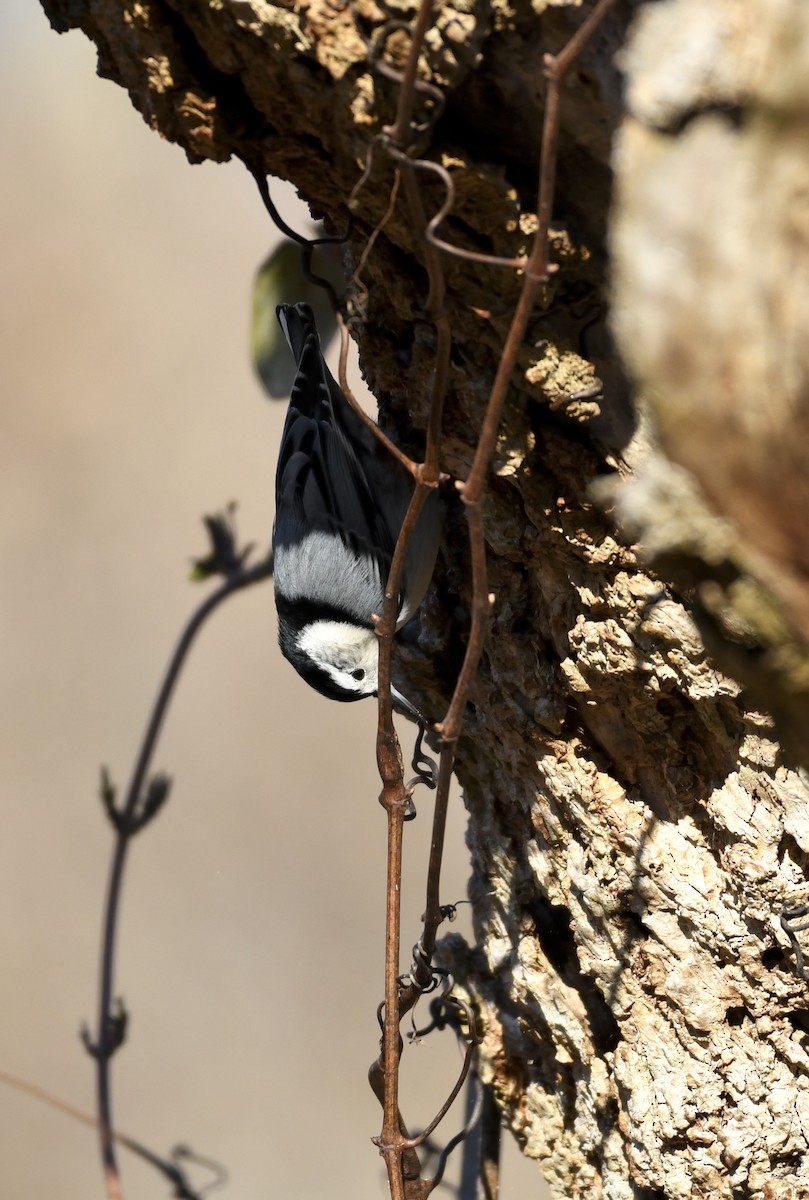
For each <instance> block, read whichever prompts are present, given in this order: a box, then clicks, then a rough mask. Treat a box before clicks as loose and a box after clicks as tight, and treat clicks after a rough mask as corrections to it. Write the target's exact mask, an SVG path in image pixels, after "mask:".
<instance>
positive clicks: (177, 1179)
mask: <svg viewBox="0 0 809 1200" xmlns="http://www.w3.org/2000/svg"><path fill="white" fill-rule="evenodd" d="M0 1083H4V1084H5V1085H6V1086H7V1087H10V1088H14V1089H15V1091H18V1092H24V1093H25V1094H26V1095H28V1096H31V1097H33V1099H35V1100H40V1101H41V1102H42V1103H43V1104H47V1105H48V1107H49V1108H54V1109H56V1110H57V1112H61V1113H64V1115H65V1116H67V1117H72V1118H73V1120H74V1121H79V1122H81V1124H82V1125H88V1126H89V1127H90V1128H91V1129H92V1128H95V1126H96V1125H97V1119H96V1117H94V1116H93V1114H92V1113H89V1112H87V1111H86V1110H85V1109H83V1108H79V1106H78V1105H77V1104H71V1103H70V1102H69V1101H67V1100H63V1099H62V1098H61V1097H60V1096H56V1095H54V1093H53V1092H49V1091H47V1090H46V1089H45V1088H41V1087H39V1086H38V1085H37V1084H35V1083H30V1082H29V1081H28V1080H27V1079H20V1078H19V1076H17V1075H12V1074H10V1072H8V1071H3V1070H0ZM113 1139H114V1141H115V1142H116V1143H117V1145H119V1146H123V1148H124V1149H125V1150H129V1151H130V1152H131V1153H132V1154H134V1155H135V1156H136V1157H137V1158H141V1159H143V1160H144V1161H145V1162H148V1163H149V1164H150V1166H153V1167H154V1168H155V1169H156V1170H157V1171H159V1172H160V1174H161V1175H163V1176H164V1178H165V1179H167V1180H168V1182H169V1183H170V1184H172V1186H173V1187H174V1195H175V1197H178V1198H179V1200H201V1197H202V1196H203V1195H204V1193H205V1192H210V1191H212V1190H213V1189H214V1188H217V1187H221V1186H222V1184H223V1183H224V1182H225V1180H226V1179H227V1172H226V1171H225V1170H224V1168H223V1167H221V1166H220V1165H219V1164H218V1163H216V1162H214V1161H213V1160H212V1159H210V1158H203V1157H201V1156H200V1155H197V1154H194V1152H193V1151H191V1150H189V1149H188V1147H186V1146H182V1147H176V1148H175V1150H174V1151H173V1152H172V1156H171V1159H167V1158H161V1157H160V1155H158V1154H155V1153H154V1151H152V1150H149V1149H148V1148H147V1147H146V1146H144V1145H142V1144H141V1143H140V1142H138V1141H136V1140H135V1138H132V1137H129V1135H128V1134H126V1133H120V1132H115V1133H113ZM179 1158H189V1159H192V1160H193V1161H195V1162H197V1163H199V1164H200V1165H201V1166H204V1167H206V1168H207V1169H208V1170H210V1171H211V1172H212V1174H213V1176H214V1178H213V1181H212V1182H211V1183H208V1184H206V1186H205V1187H204V1188H192V1186H191V1183H190V1181H189V1179H188V1178H187V1176H186V1173H185V1172H184V1171H183V1170H182V1168H181V1167H180V1166H178V1165H177V1160H178V1159H179Z"/></svg>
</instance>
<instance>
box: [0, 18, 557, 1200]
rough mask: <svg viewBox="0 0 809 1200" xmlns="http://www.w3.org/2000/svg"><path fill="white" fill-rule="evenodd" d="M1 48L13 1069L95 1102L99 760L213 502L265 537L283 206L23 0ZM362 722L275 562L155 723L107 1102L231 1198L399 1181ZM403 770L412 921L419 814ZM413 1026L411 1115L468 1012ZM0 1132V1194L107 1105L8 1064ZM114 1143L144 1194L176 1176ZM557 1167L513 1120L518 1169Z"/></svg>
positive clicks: (170, 624)
mask: <svg viewBox="0 0 809 1200" xmlns="http://www.w3.org/2000/svg"><path fill="white" fill-rule="evenodd" d="M0 68H1V69H0V151H1V152H2V161H3V183H2V189H0V242H1V243H2V246H1V248H0V255H1V257H2V271H3V285H2V288H0V306H2V316H1V318H0V338H1V339H2V353H1V354H0V380H1V381H2V407H1V408H0V420H2V437H0V456H2V462H1V463H0V480H1V481H2V483H1V484H0V486H1V487H2V505H0V537H1V538H2V549H1V550H0V556H1V557H2V565H3V569H2V585H0V662H1V663H2V684H3V686H2V689H1V690H0V705H2V737H1V739H0V786H1V787H2V802H3V814H4V820H3V833H2V837H1V838H0V913H2V943H3V944H2V962H3V970H2V981H1V982H0V1014H1V1016H2V1029H1V1031H0V1068H2V1069H3V1070H4V1071H8V1072H12V1073H14V1074H15V1075H18V1076H21V1077H23V1078H24V1079H26V1080H28V1081H29V1082H31V1083H34V1084H38V1085H40V1086H42V1087H45V1088H47V1089H49V1090H51V1091H53V1092H55V1093H57V1094H58V1095H59V1096H61V1097H63V1098H64V1099H65V1100H68V1101H70V1102H73V1103H76V1104H78V1105H80V1106H82V1107H84V1108H86V1109H88V1110H91V1109H92V1108H93V1103H94V1100H93V1074H92V1064H91V1061H90V1060H89V1058H88V1057H87V1056H86V1055H85V1053H84V1051H83V1049H82V1048H81V1046H80V1044H79V1040H78V1029H79V1025H80V1022H81V1021H82V1020H83V1019H88V1020H89V1021H90V1022H91V1025H92V1024H94V1022H95V1009H96V975H97V951H98V942H99V929H100V914H101V902H102V896H103V892H104V889H105V884H106V876H107V868H108V861H109V851H110V847H111V835H110V830H109V828H108V826H107V824H106V822H105V820H104V818H103V816H102V812H101V807H100V804H99V802H98V776H99V767H100V765H101V764H102V763H104V764H106V765H107V766H108V767H109V769H110V771H111V773H112V776H113V778H114V779H115V781H116V782H117V783H118V784H119V786H120V787H121V788H123V787H124V786H125V784H126V781H127V778H128V774H129V772H130V770H131V766H132V760H133V757H134V754H135V750H136V746H137V743H138V740H139V738H140V736H141V732H142V728H143V724H144V721H145V719H146V714H147V710H148V707H149V705H150V704H151V701H152V697H153V695H154V691H155V688H156V686H157V683H158V680H159V678H160V675H161V672H162V671H163V668H164V665H165V662H166V658H167V655H168V653H169V650H170V649H171V647H172V645H173V643H174V641H175V639H176V637H177V635H178V632H179V630H180V627H181V624H182V623H183V621H184V620H185V619H186V617H187V615H188V614H189V613H190V611H191V609H192V607H193V606H194V605H196V604H197V603H198V602H199V600H200V599H201V598H202V596H203V594H204V589H202V588H201V587H199V586H195V585H192V584H190V583H189V582H188V564H189V560H190V558H191V557H192V556H193V555H195V554H200V553H202V552H204V550H205V540H204V537H203V531H202V526H201V524H200V517H201V515H202V514H203V513H206V512H212V511H215V510H217V509H220V508H221V507H222V506H223V505H224V504H225V503H226V502H227V501H228V500H231V499H236V500H238V501H239V510H238V516H237V524H238V530H239V533H240V536H241V538H242V539H247V540H251V541H256V542H257V543H259V545H260V547H261V549H262V550H263V548H264V547H265V545H266V544H267V542H268V540H269V537H270V530H271V526H272V480H273V471H274V461H275V450H276V446H277V442H278V437H279V434H280V430H281V424H282V421H283V416H284V406H283V404H275V405H273V404H271V403H270V402H269V401H267V400H266V399H265V397H264V394H263V392H262V391H261V389H260V387H259V385H258V383H257V382H256V381H255V380H254V378H253V375H252V373H251V370H250V367H249V363H248V355H247V340H248V321H249V306H250V287H251V281H252V276H253V273H254V271H255V269H256V267H257V266H258V264H259V263H260V262H261V260H262V259H263V258H264V256H265V255H266V253H267V251H268V250H269V248H270V247H271V245H272V244H273V241H274V238H275V233H274V231H273V229H272V228H271V226H270V223H269V220H268V218H267V217H266V216H265V214H264V211H263V208H262V206H261V204H260V202H259V199H258V196H257V194H256V191H255V186H254V185H253V183H252V181H251V180H250V179H249V178H248V176H247V175H246V173H245V172H244V171H243V170H242V169H241V168H240V167H239V166H238V165H235V164H229V165H227V166H222V167H216V166H213V165H210V164H206V165H204V166H197V167H194V168H191V167H190V166H189V165H188V164H187V163H186V162H185V159H184V157H183V155H182V153H181V152H180V151H179V150H178V149H177V148H176V147H172V146H169V145H167V144H165V143H164V142H162V141H160V139H159V138H158V137H157V136H156V135H154V134H152V133H151V132H150V131H149V130H148V129H147V128H146V126H145V125H144V124H143V122H142V120H141V118H140V117H139V116H138V115H137V114H136V113H135V112H134V110H133V109H132V108H131V106H130V105H129V101H128V99H127V97H126V95H125V94H124V93H123V92H122V91H121V90H120V89H119V88H116V87H115V86H114V85H112V84H110V83H108V82H104V81H101V80H99V79H97V78H96V77H95V56H94V53H93V49H92V47H91V45H90V44H89V42H87V40H86V39H84V38H83V36H82V35H80V34H78V33H71V34H69V35H67V36H64V37H58V36H57V35H56V34H55V33H53V32H52V31H51V30H50V28H49V26H48V23H47V20H46V19H45V17H44V15H43V14H42V12H41V11H40V10H39V9H38V6H37V4H36V3H35V2H34V0H10V2H9V0H6V2H5V3H4V4H3V5H2V6H0ZM298 219H299V220H300V221H301V222H303V224H304V225H305V216H303V215H301V216H299V218H298ZM296 298H297V297H295V296H290V297H288V299H289V300H293V301H294V300H295V299H296ZM404 733H405V748H406V750H409V748H410V746H411V745H412V735H411V733H410V731H409V729H408V728H407V726H406V725H405V727H404ZM373 738H374V707H373V705H372V704H370V703H369V704H365V705H363V704H358V705H346V706H342V705H337V704H334V703H331V702H329V701H327V700H324V699H322V698H320V697H319V696H317V695H316V694H315V693H313V692H311V691H309V690H308V689H307V688H306V686H305V685H304V684H303V683H302V682H301V681H300V680H299V679H298V677H297V676H296V675H295V674H294V672H293V671H292V669H291V668H289V667H288V666H287V665H286V664H285V663H284V662H283V660H282V659H281V656H280V652H279V651H278V650H277V648H276V644H275V619H274V609H273V604H272V596H271V592H270V585H265V586H263V587H260V588H256V589H254V590H253V591H252V592H251V593H249V594H245V595H242V596H237V597H235V598H233V599H232V600H231V601H230V602H229V603H228V604H227V605H226V606H225V607H224V608H223V609H222V610H221V611H220V613H219V614H218V615H217V616H215V617H214V619H213V620H212V622H211V623H210V624H209V625H208V626H207V628H206V629H205V630H204V632H203V634H202V636H201V640H200V642H199V644H198V647H197V649H196V651H195V652H194V653H193V655H192V657H191V661H190V666H189V669H188V670H187V671H186V673H185V675H184V676H183V679H182V681H181V685H180V689H179V693H178V695H177V698H176V702H175V704H174V706H173V708H172V710H171V712H170V716H169V720H168V724H167V727H166V729H165V734H164V736H163V738H162V740H161V743H160V746H159V749H158V753H157V756H156V760H155V766H156V767H158V768H161V769H164V770H166V771H168V772H169V773H170V774H171V775H172V776H173V778H174V788H173V791H172V795H171V798H170V800H169V803H168V805H167V807H166V809H165V811H164V812H163V813H162V815H161V816H160V817H159V819H158V820H157V821H156V822H155V823H154V825H152V826H151V827H150V828H149V830H148V831H147V832H145V833H144V834H143V835H142V836H141V837H140V838H139V839H138V840H137V841H136V842H135V844H134V847H133V853H132V856H131V860H130V869H129V873H128V876H127V880H126V886H125V892H124V905H123V923H122V929H121V941H120V946H119V955H118V968H117V990H118V991H119V992H120V993H121V994H122V995H123V997H124V999H125V1001H126V1004H127V1006H128V1008H129V1010H130V1013H131V1022H130V1031H129V1038H128V1041H127V1044H126V1046H125V1047H124V1049H123V1050H122V1051H121V1052H120V1053H119V1055H118V1056H117V1057H116V1059H115V1061H114V1068H113V1079H114V1095H115V1113H116V1119H117V1124H118V1126H119V1127H120V1128H121V1129H122V1130H125V1131H126V1132H128V1133H130V1134H131V1135H132V1136H134V1137H136V1138H138V1139H140V1140H142V1141H143V1142H145V1143H146V1144H147V1145H148V1146H150V1147H152V1148H153V1149H154V1150H156V1151H158V1152H161V1153H165V1152H167V1151H168V1149H169V1147H170V1146H172V1145H173V1144H174V1143H176V1142H178V1141H184V1142H188V1143H190V1144H191V1145H193V1147H194V1148H195V1149H197V1150H198V1151H199V1152H200V1153H203V1154H206V1155H209V1156H211V1157H212V1158H215V1159H217V1160H218V1161H219V1162H221V1163H223V1164H224V1165H225V1166H226V1167H227V1169H228V1171H229V1173H230V1186H229V1188H228V1190H227V1192H225V1193H221V1194H223V1195H229V1196H233V1197H238V1198H239V1200H245V1198H251V1200H252V1198H253V1197H267V1196H270V1195H272V1196H282V1195H284V1196H289V1195H295V1196H303V1197H315V1196H318V1195H322V1196H326V1195H328V1196H329V1197H331V1198H332V1200H341V1198H345V1200H365V1198H368V1200H370V1198H372V1197H380V1196H383V1195H384V1194H385V1189H384V1186H383V1173H382V1170H381V1160H380V1159H378V1157H377V1156H376V1153H375V1151H374V1150H373V1148H372V1147H371V1146H370V1143H369V1138H370V1137H371V1135H373V1134H375V1133H377V1132H378V1130H379V1126H380V1110H379V1108H378V1106H377V1104H376V1101H375V1100H374V1099H373V1097H372V1095H371V1093H370V1091H369V1089H368V1086H367V1083H366V1078H365V1075H366V1070H367V1067H368V1064H369V1063H370V1062H371V1060H372V1058H373V1057H374V1056H375V1054H376V1049H377V1036H378V1035H377V1027H376V1023H375V1006H376V1004H377V1002H378V1000H379V999H380V998H381V995H382V962H383V945H382V933H383V886H384V818H383V815H382V811H381V809H380V808H379V806H378V804H377V800H376V796H377V793H378V790H379V784H378V779H377V777H376V772H375V765H374V745H373ZM417 800H418V804H419V809H420V820H419V821H417V822H415V823H414V825H412V826H411V827H410V828H409V830H408V840H407V848H406V853H407V857H408V861H409V864H410V867H411V871H410V874H409V882H408V884H407V887H406V892H405V906H406V914H407V915H406V919H405V934H404V940H405V944H406V945H409V944H410V943H411V942H412V941H413V940H414V939H415V937H416V936H417V934H418V918H419V914H420V913H421V911H422V893H421V889H422V871H421V863H422V861H423V860H424V857H425V849H426V839H427V836H428V832H429V815H430V798H429V796H428V795H427V794H426V793H424V792H422V794H421V795H420V796H418V797H417ZM463 837H464V816H463V810H462V806H461V803H460V800H458V801H456V803H455V805H454V811H453V816H452V822H451V827H450V833H449V846H450V855H449V858H450V862H449V864H448V867H447V871H446V876H445V880H446V882H445V888H444V897H445V899H446V900H447V901H454V900H457V899H460V898H462V897H463V896H464V895H465V892H466V873H467V856H466V851H465V848H464V844H463ZM465 927H466V922H465ZM405 1059H406V1070H405V1096H406V1104H405V1111H406V1114H407V1116H408V1118H409V1119H410V1121H411V1122H412V1124H414V1125H416V1124H417V1123H418V1122H419V1121H424V1120H426V1119H427V1118H428V1117H429V1116H430V1115H432V1111H433V1110H434V1108H435V1107H436V1106H437V1105H438V1104H439V1103H440V1102H441V1100H442V1099H443V1096H444V1093H445V1092H446V1091H447V1090H448V1089H449V1087H450V1085H451V1081H452V1077H453V1072H454V1070H455V1069H456V1067H457V1065H458V1062H459V1059H458V1054H457V1051H456V1049H455V1047H454V1046H453V1045H452V1040H451V1035H445V1036H444V1040H443V1041H442V1040H441V1039H440V1038H439V1039H427V1041H426V1042H425V1043H424V1044H423V1045H421V1046H419V1047H417V1048H414V1049H409V1050H408V1051H407V1052H406V1055H405ZM459 1119H460V1110H458V1112H457V1113H456V1114H455V1118H454V1119H450V1120H449V1121H448V1122H447V1124H446V1125H445V1127H444V1128H445V1130H446V1136H449V1135H450V1134H451V1133H452V1132H454V1129H455V1128H456V1126H457V1122H458V1120H459ZM0 1146H2V1161H3V1170H2V1179H1V1180H0V1200H5V1198H7V1197H8V1198H16V1197H22V1196H26V1197H35V1198H37V1200H41V1198H44V1197H48V1196H54V1197H55V1196H59V1198H60V1200H88V1198H91V1197H94V1196H102V1194H103V1188H102V1182H101V1176H100V1169H99V1165H98V1155H97V1148H96V1138H95V1135H94V1132H93V1131H92V1130H88V1129H86V1128H84V1127H83V1126H81V1125H79V1124H76V1123H75V1122H74V1121H72V1120H70V1119H69V1118H67V1117H65V1116H64V1115H61V1114H59V1113H57V1112H54V1111H52V1110H50V1109H48V1108H47V1107H46V1106H44V1105H43V1104H42V1103H40V1102H39V1101H36V1100H34V1099H31V1098H28V1097H25V1096H21V1095H20V1094H18V1093H16V1092H14V1091H13V1090H10V1089H9V1088H8V1087H7V1086H6V1085H4V1084H0ZM121 1163H122V1168H123V1175H124V1183H125V1193H126V1196H127V1198H128V1200H146V1198H147V1197H148V1198H149V1200H152V1198H153V1197H159V1196H163V1195H168V1194H169V1190H170V1189H169V1187H168V1185H166V1184H164V1183H163V1182H162V1181H161V1180H160V1179H159V1178H158V1177H156V1176H155V1175H154V1174H153V1173H152V1172H151V1171H149V1170H147V1169H146V1168H145V1167H143V1166H141V1165H140V1163H139V1162H137V1161H136V1160H134V1159H132V1158H131V1156H129V1155H128V1154H126V1153H125V1152H122V1154H121ZM203 1178H204V1177H203V1176H199V1177H197V1181H198V1182H200V1183H201V1182H202V1180H203ZM541 1192H542V1187H541V1185H540V1182H539V1175H538V1171H537V1168H536V1167H535V1166H534V1165H531V1164H527V1163H524V1162H523V1161H522V1160H521V1159H520V1158H519V1156H518V1155H517V1154H516V1151H513V1150H511V1152H509V1153H508V1154H507V1156H506V1162H505V1166H504V1180H503V1197H504V1200H519V1198H520V1197H522V1196H529V1195H531V1196H535V1195H539V1194H541ZM217 1194H220V1193H217ZM439 1194H441V1193H439Z"/></svg>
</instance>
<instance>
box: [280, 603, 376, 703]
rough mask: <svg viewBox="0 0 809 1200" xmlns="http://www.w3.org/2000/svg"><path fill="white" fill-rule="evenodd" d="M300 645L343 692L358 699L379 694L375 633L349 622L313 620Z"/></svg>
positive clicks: (307, 627)
mask: <svg viewBox="0 0 809 1200" xmlns="http://www.w3.org/2000/svg"><path fill="white" fill-rule="evenodd" d="M298 646H299V647H300V648H301V650H302V651H303V652H304V654H306V655H307V656H308V657H309V658H310V659H311V660H312V662H315V663H317V665H318V666H319V667H322V669H323V670H324V671H327V672H328V674H329V675H330V676H331V677H332V679H333V680H334V682H335V683H336V684H337V685H338V687H341V688H343V690H344V691H346V692H354V693H355V694H356V695H357V696H372V695H373V694H374V692H375V691H376V689H377V676H378V664H379V649H378V643H377V638H376V634H375V633H374V632H373V631H372V630H370V629H360V628H358V627H357V626H356V625H349V624H348V622H346V621H314V622H313V623H312V624H311V625H307V626H306V628H305V629H304V630H302V632H301V634H300V636H299V637H298Z"/></svg>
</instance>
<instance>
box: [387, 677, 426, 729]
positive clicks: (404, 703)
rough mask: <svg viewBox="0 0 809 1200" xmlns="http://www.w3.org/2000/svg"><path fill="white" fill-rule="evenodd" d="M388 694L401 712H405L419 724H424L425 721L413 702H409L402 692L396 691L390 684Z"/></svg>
mask: <svg viewBox="0 0 809 1200" xmlns="http://www.w3.org/2000/svg"><path fill="white" fill-rule="evenodd" d="M390 696H391V700H393V701H394V703H395V704H398V706H399V708H401V709H402V711H403V712H406V713H407V715H408V716H409V717H412V718H413V720H414V721H418V722H419V723H420V724H421V725H426V723H427V722H426V721H425V719H424V717H423V716H422V715H421V713H420V712H419V710H418V709H417V708H416V706H415V704H411V703H410V701H409V700H406V699H405V697H404V696H403V695H402V693H401V692H397V690H396V688H395V687H393V685H391V689H390Z"/></svg>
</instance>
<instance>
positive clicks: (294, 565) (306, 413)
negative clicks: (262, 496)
mask: <svg viewBox="0 0 809 1200" xmlns="http://www.w3.org/2000/svg"><path fill="white" fill-rule="evenodd" d="M277 314H278V321H279V323H280V325H281V328H282V329H283V331H284V334H285V336H286V339H287V342H288V343H289V347H290V349H291V351H292V353H293V354H294V356H295V362H296V364H297V375H296V377H295V383H294V386H293V388H292V394H291V396H290V398H289V410H288V412H287V418H286V423H285V424H284V432H283V434H282V437H281V448H280V452H279V455H278V471H277V475H276V481H275V503H276V514H275V526H274V528H273V553H274V561H275V566H274V579H275V604H276V608H277V609H278V640H279V643H280V646H281V650H282V651H283V653H284V655H285V657H286V658H288V659H289V661H290V662H291V663H292V665H293V667H294V668H295V670H296V671H297V672H298V674H299V675H301V676H302V678H303V679H305V680H306V682H307V683H308V684H311V686H312V687H313V688H316V689H317V691H319V692H321V693H322V694H323V695H324V696H329V697H331V698H332V699H334V700H361V699H362V698H363V697H365V696H373V695H375V694H376V691H377V677H378V642H377V636H376V632H375V628H374V621H373V615H374V614H375V615H376V616H381V615H382V610H383V607H384V603H385V586H386V584H387V580H388V575H389V573H390V566H391V560H392V558H393V551H394V548H395V546H396V540H397V538H398V536H399V531H400V529H401V527H402V523H403V521H404V517H405V513H406V512H407V508H408V505H409V503H410V500H411V498H412V495H413V486H414V485H413V479H412V477H411V475H410V474H409V472H408V471H407V470H406V469H405V467H403V466H402V464H401V463H399V462H398V461H397V460H396V459H395V458H394V457H393V455H392V454H391V453H390V452H389V451H388V450H386V449H385V447H384V446H383V445H382V443H381V442H379V441H378V439H377V438H376V437H374V434H373V432H372V431H371V430H370V429H369V428H368V427H367V426H366V425H365V424H364V423H363V421H362V420H361V418H360V417H358V416H357V414H356V413H355V412H354V411H353V409H352V408H351V406H350V405H349V403H348V401H347V400H346V398H345V396H344V395H343V392H342V390H341V389H340V387H339V386H338V384H337V382H336V381H335V379H334V378H333V376H332V374H331V372H330V371H329V368H328V367H327V366H326V363H325V361H324V358H323V354H322V352H321V349H320V338H319V337H318V333H317V329H316V327H315V321H314V317H313V315H312V310H311V309H310V308H309V306H308V305H307V304H294V305H293V304H282V305H279V307H278V309H277ZM442 520H443V507H442V504H441V501H440V500H439V498H438V496H437V494H436V493H435V492H434V493H433V494H432V495H431V496H430V497H429V499H428V501H427V504H426V505H425V506H424V509H423V510H422V513H421V516H420V518H419V521H418V523H417V525H416V528H415V530H414V532H413V536H412V537H411V539H410V542H409V545H408V550H407V554H406V558H405V567H404V573H403V577H402V584H401V594H400V600H399V612H398V616H397V621H396V628H397V630H398V629H401V628H402V627H403V626H404V625H405V624H407V622H408V621H409V620H410V618H411V617H412V616H413V614H414V613H415V611H416V609H417V608H418V606H419V605H420V604H421V601H422V600H423V598H424V593H425V592H426V590H427V588H428V586H429V583H430V578H431V576H432V573H433V566H434V564H435V558H436V554H437V551H438V542H439V539H440V536H441V525H442ZM391 690H392V694H393V697H394V699H395V700H398V701H399V703H400V704H401V706H402V707H403V708H404V709H405V710H406V711H407V712H409V713H410V714H411V715H412V716H415V717H417V718H419V719H420V714H419V712H418V710H417V709H415V708H414V706H413V705H412V704H410V702H409V701H407V700H405V698H404V697H403V696H402V695H401V694H400V693H398V692H396V690H395V689H391Z"/></svg>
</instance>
